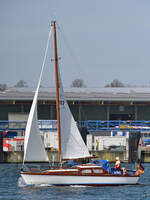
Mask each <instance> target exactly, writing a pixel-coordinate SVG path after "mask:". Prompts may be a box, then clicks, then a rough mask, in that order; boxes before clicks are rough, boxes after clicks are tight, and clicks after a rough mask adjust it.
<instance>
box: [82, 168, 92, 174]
mask: <svg viewBox="0 0 150 200" xmlns="http://www.w3.org/2000/svg"><path fill="white" fill-rule="evenodd" d="M82 173H83V174H87V173H91V169H84V170H82Z"/></svg>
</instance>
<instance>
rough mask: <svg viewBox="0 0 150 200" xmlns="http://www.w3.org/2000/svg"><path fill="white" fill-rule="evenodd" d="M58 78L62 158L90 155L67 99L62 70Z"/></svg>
mask: <svg viewBox="0 0 150 200" xmlns="http://www.w3.org/2000/svg"><path fill="white" fill-rule="evenodd" d="M58 71H59V69H58ZM58 79H59V106H60V131H61V150H62V152H61V153H62V159H78V158H86V157H90V154H89V151H88V149H87V147H86V145H85V143H84V141H83V139H82V137H81V135H80V132H79V129H78V127H77V124H76V122H75V120H74V118H73V116H72V114H71V111H70V108H69V106H68V103H67V101H66V98H65V95H64V91H63V86H62V81H61V77H60V72H59V73H58Z"/></svg>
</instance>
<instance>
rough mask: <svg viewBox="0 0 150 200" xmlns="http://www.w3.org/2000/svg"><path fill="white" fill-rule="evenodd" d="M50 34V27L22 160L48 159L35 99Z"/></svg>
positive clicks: (26, 131)
mask: <svg viewBox="0 0 150 200" xmlns="http://www.w3.org/2000/svg"><path fill="white" fill-rule="evenodd" d="M50 36H51V29H50V32H49V36H48V41H47V45H46V50H45V56H44V60H43V65H42V69H41V73H40V78H39V82H38V85H37V88H36V92H35V95H34V99H33V102H32V106H31V110H30V113H29V117H28V121H27V125H26V130H25V138H24V161H23V162H25V161H33V162H36V161H48V156H47V154H46V151H45V148H44V144H43V142H42V139H41V136H40V129H39V125H38V119H37V101H38V93H39V88H40V84H41V79H42V74H43V70H44V65H45V60H46V56H47V51H48V45H49V40H50Z"/></svg>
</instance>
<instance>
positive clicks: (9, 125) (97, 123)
mask: <svg viewBox="0 0 150 200" xmlns="http://www.w3.org/2000/svg"><path fill="white" fill-rule="evenodd" d="M78 125H79V126H82V127H85V128H86V129H87V130H88V131H99V130H149V131H150V121H121V120H119V121H116V120H88V121H79V122H78ZM25 127H26V121H0V130H1V131H3V130H24V129H25ZM39 127H40V129H41V130H57V120H39Z"/></svg>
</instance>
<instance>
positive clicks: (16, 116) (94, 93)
mask: <svg viewBox="0 0 150 200" xmlns="http://www.w3.org/2000/svg"><path fill="white" fill-rule="evenodd" d="M34 92H35V89H33V88H10V89H8V90H6V91H4V92H0V120H26V119H27V116H28V113H29V110H30V107H31V103H32V99H33V96H34ZM65 95H66V98H67V100H68V103H69V106H70V108H71V111H72V113H73V115H74V118H75V120H76V121H86V120H147V121H149V120H150V88H65ZM38 118H39V120H55V119H56V104H55V88H41V89H40V94H39V101H38Z"/></svg>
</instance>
